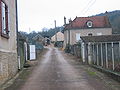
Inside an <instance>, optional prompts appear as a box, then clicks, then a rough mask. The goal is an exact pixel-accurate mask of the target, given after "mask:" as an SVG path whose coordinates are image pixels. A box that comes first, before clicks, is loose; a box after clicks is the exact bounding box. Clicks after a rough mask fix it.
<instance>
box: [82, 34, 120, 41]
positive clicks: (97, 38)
mask: <svg viewBox="0 0 120 90" xmlns="http://www.w3.org/2000/svg"><path fill="white" fill-rule="evenodd" d="M81 40H82V41H83V42H115V41H120V35H102V36H83V37H81Z"/></svg>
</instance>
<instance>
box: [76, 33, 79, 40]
mask: <svg viewBox="0 0 120 90" xmlns="http://www.w3.org/2000/svg"><path fill="white" fill-rule="evenodd" d="M79 40H80V33H76V41H77V42H78V41H79Z"/></svg>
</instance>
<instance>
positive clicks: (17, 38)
mask: <svg viewBox="0 0 120 90" xmlns="http://www.w3.org/2000/svg"><path fill="white" fill-rule="evenodd" d="M15 7H16V41H17V56H18V57H17V59H18V69H19V70H20V55H19V48H18V45H19V43H18V42H19V37H18V6H17V0H15Z"/></svg>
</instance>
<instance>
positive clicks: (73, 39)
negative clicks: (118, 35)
mask: <svg viewBox="0 0 120 90" xmlns="http://www.w3.org/2000/svg"><path fill="white" fill-rule="evenodd" d="M101 35H112V28H111V25H110V23H109V20H108V18H107V16H93V17H76V18H75V19H74V20H73V21H71V22H70V23H69V24H67V25H65V27H64V47H66V45H67V44H70V45H74V44H76V43H77V42H78V41H79V40H80V37H81V36H101Z"/></svg>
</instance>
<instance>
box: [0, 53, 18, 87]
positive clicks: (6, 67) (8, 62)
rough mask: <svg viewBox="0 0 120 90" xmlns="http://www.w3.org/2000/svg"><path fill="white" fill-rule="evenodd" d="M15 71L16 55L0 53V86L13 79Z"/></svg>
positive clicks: (16, 66)
mask: <svg viewBox="0 0 120 90" xmlns="http://www.w3.org/2000/svg"><path fill="white" fill-rule="evenodd" d="M17 71H18V62H17V53H11V52H1V51H0V85H1V84H3V83H4V82H5V81H7V80H8V79H11V78H12V77H14V75H15V74H16V73H17Z"/></svg>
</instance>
